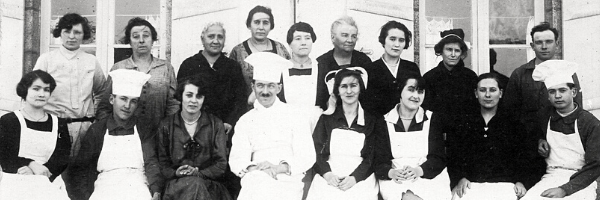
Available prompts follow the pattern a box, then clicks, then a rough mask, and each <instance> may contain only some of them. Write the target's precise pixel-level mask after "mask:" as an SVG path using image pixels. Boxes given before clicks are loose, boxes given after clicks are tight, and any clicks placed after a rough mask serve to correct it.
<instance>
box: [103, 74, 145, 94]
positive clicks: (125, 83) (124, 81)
mask: <svg viewBox="0 0 600 200" xmlns="http://www.w3.org/2000/svg"><path fill="white" fill-rule="evenodd" d="M108 75H109V76H110V77H111V78H112V82H113V83H112V93H113V94H115V95H123V96H129V97H139V96H140V93H141V92H142V87H143V86H144V84H146V81H148V80H149V79H150V77H151V76H150V74H146V73H143V72H139V71H135V70H129V69H117V70H114V71H111V72H108Z"/></svg>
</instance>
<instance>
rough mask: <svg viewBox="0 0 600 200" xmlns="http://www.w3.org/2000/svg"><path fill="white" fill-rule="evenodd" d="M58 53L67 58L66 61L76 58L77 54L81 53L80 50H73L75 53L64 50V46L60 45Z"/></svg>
mask: <svg viewBox="0 0 600 200" xmlns="http://www.w3.org/2000/svg"><path fill="white" fill-rule="evenodd" d="M58 49H59V51H60V53H61V54H62V55H63V56H64V57H65V58H67V59H68V60H71V59H73V58H74V57H75V56H77V53H79V51H81V48H79V49H77V50H75V51H71V50H68V49H67V48H65V46H63V45H60V48H58Z"/></svg>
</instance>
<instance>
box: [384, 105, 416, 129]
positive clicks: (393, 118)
mask: <svg viewBox="0 0 600 200" xmlns="http://www.w3.org/2000/svg"><path fill="white" fill-rule="evenodd" d="M398 108H400V103H398V104H396V106H394V108H392V110H390V112H388V113H387V114H385V116H384V117H385V121H387V122H390V123H392V124H396V123H397V122H398V118H400V113H398ZM424 112H425V110H423V108H421V107H420V106H419V110H417V113H416V114H415V121H416V123H421V122H423V120H424V119H423V116H424V114H423V113H424Z"/></svg>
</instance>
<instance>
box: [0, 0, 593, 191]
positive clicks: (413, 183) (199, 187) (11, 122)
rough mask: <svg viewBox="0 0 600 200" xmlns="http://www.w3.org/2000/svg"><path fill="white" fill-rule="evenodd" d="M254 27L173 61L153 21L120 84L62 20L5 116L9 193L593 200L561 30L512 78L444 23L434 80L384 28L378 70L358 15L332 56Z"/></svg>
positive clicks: (209, 34)
mask: <svg viewBox="0 0 600 200" xmlns="http://www.w3.org/2000/svg"><path fill="white" fill-rule="evenodd" d="M246 26H247V27H248V29H249V30H250V32H251V33H252V36H251V37H250V38H249V39H248V40H246V41H244V42H242V43H241V44H239V45H237V46H235V47H234V48H233V50H232V51H231V53H229V56H227V55H226V54H225V53H223V52H222V50H223V47H224V44H225V39H226V31H225V29H224V28H223V24H222V23H219V22H214V23H209V24H207V25H206V26H205V27H204V29H203V31H202V35H201V39H202V44H203V47H204V48H203V50H200V51H199V52H198V53H197V54H196V55H193V56H192V57H189V58H188V59H186V60H185V61H184V62H183V63H182V64H181V67H180V68H179V71H178V72H177V75H175V70H174V69H173V67H172V66H171V64H169V62H167V61H165V60H161V59H158V58H156V57H153V55H152V54H151V50H152V46H153V43H154V42H155V41H157V39H158V38H157V37H158V36H157V32H156V30H155V28H154V27H153V26H152V25H151V24H150V23H149V22H148V21H145V20H143V19H141V18H133V19H131V20H130V21H129V23H128V24H127V26H126V27H125V37H124V38H123V42H124V43H126V44H130V46H131V48H132V50H133V54H132V56H131V57H130V58H128V59H125V60H122V61H119V62H117V63H116V64H115V65H114V66H113V67H112V68H111V70H110V72H109V73H108V78H106V77H105V76H104V74H103V72H102V70H101V67H100V65H99V63H98V61H97V60H96V58H95V57H94V56H93V55H90V54H87V53H85V52H84V51H82V50H81V49H80V45H81V43H82V41H83V40H85V39H87V38H89V37H90V26H89V24H88V22H87V20H86V19H85V18H83V17H81V16H80V15H78V14H74V13H71V14H67V15H65V16H63V17H62V18H61V19H60V21H59V23H58V25H57V26H56V28H55V29H54V32H53V34H54V36H55V37H60V38H61V40H62V46H61V47H60V48H59V49H57V50H54V51H52V52H49V53H46V54H43V55H41V56H40V58H39V59H38V61H37V63H36V65H35V68H34V71H32V72H30V73H28V74H26V75H24V76H23V78H22V79H21V81H20V82H19V84H18V85H17V89H16V90H17V94H18V95H19V96H20V97H21V98H22V105H23V106H22V107H21V108H20V109H19V110H17V111H15V112H12V113H9V114H6V115H4V116H2V117H1V118H0V166H1V167H2V168H1V169H2V170H3V171H2V172H0V198H1V199H143V200H150V199H165V200H168V199H298V200H299V199H309V200H315V199H361V200H362V199H405V200H408V199H423V200H429V199H463V200H469V199H525V200H531V199H545V198H565V199H578V200H579V199H595V197H596V191H595V190H596V184H594V181H595V180H596V179H597V178H598V177H599V176H600V152H599V151H600V148H599V147H598V144H600V121H599V120H598V119H597V118H596V117H594V116H593V115H592V114H590V113H589V112H587V111H585V110H583V109H582V107H581V105H582V104H581V102H582V98H581V97H582V94H581V91H580V90H579V89H578V88H579V82H578V79H577V75H576V73H575V72H576V70H577V65H576V64H575V63H572V62H568V61H563V60H552V58H553V57H554V54H555V52H556V50H557V43H558V41H557V39H558V31H557V30H556V29H554V28H552V27H550V26H549V24H548V23H542V24H540V25H538V26H535V27H534V28H533V29H532V31H531V37H532V41H533V42H532V43H531V47H532V49H533V50H534V51H535V52H536V58H535V59H533V60H532V61H531V62H529V63H527V64H525V65H523V66H521V67H519V68H517V69H516V70H515V71H514V72H513V73H512V75H511V77H510V79H509V81H508V84H506V88H505V87H504V84H503V83H501V80H500V77H499V76H498V74H496V73H485V74H481V75H479V76H477V74H476V73H475V72H473V71H472V70H470V69H469V68H467V67H466V66H465V64H464V62H463V59H465V58H466V56H467V52H468V47H467V45H466V44H465V42H464V41H463V39H464V32H463V31H462V30H461V29H452V30H447V31H444V32H441V37H442V39H441V40H440V41H439V42H438V43H437V44H436V45H435V47H434V49H435V53H436V55H438V56H441V57H442V58H443V59H442V61H441V62H440V63H439V64H438V65H437V67H435V68H433V69H432V70H430V71H428V72H427V73H425V74H424V75H422V74H421V71H420V68H419V67H418V66H417V64H415V63H413V62H411V61H407V60H404V59H401V58H400V55H401V54H402V51H403V50H404V49H407V48H408V47H409V46H410V44H411V39H412V33H411V31H410V30H409V29H408V28H407V27H406V26H405V25H404V24H402V23H400V22H396V21H389V22H387V23H386V24H384V25H383V26H382V27H381V32H380V35H379V42H380V43H381V45H382V47H383V48H384V49H385V52H384V54H383V55H382V56H381V58H380V59H378V60H376V61H374V62H372V61H371V60H370V58H369V57H368V56H366V55H365V54H364V53H362V52H359V51H356V50H354V47H355V44H356V41H357V40H358V27H357V25H356V23H355V22H354V20H353V19H352V18H351V17H342V18H339V19H338V20H336V21H335V22H333V24H332V26H331V41H332V43H333V46H334V48H333V49H332V50H331V51H328V52H326V53H324V54H323V55H321V56H319V57H317V58H316V59H313V58H311V57H310V53H311V50H312V44H313V43H314V42H315V41H316V39H317V37H316V34H315V32H314V30H313V28H312V27H311V26H310V25H309V24H307V23H304V22H298V23H295V24H294V25H292V26H291V27H290V29H289V30H288V33H287V43H288V45H289V47H290V49H291V54H290V53H289V52H288V51H287V49H286V47H285V45H283V44H281V43H279V42H277V41H274V40H271V39H269V38H268V34H269V32H270V31H271V30H272V29H273V28H274V16H273V14H272V12H271V10H270V9H269V8H267V7H264V6H256V7H254V8H253V9H252V10H250V12H249V14H248V18H247V20H246Z"/></svg>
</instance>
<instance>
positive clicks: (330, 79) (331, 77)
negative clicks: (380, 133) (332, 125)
mask: <svg viewBox="0 0 600 200" xmlns="http://www.w3.org/2000/svg"><path fill="white" fill-rule="evenodd" d="M346 69H347V70H351V71H360V72H361V74H360V78H361V79H362V81H363V83H364V84H365V89H367V82H369V75H368V74H367V70H365V69H364V68H362V67H348V68H346ZM339 71H341V69H339V70H333V71H330V72H328V73H327V74H326V75H325V84H326V85H327V90H328V91H329V100H328V102H327V109H326V110H325V111H323V114H325V115H331V114H333V112H335V104H336V102H337V98H336V97H335V94H333V85H334V82H335V75H337V73H338V72H339ZM363 95H364V94H363ZM363 112H364V111H363V110H362V107H361V106H360V103H359V106H358V124H360V125H364V116H363Z"/></svg>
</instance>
